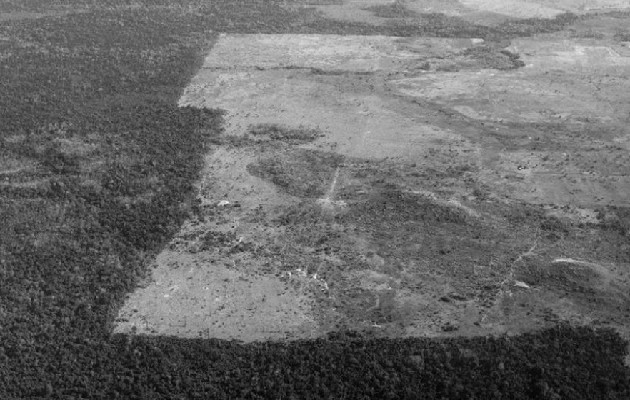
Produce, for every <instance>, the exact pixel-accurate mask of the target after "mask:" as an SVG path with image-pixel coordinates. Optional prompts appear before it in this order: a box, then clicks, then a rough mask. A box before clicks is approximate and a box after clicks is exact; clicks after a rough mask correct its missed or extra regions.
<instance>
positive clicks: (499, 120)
mask: <svg viewBox="0 0 630 400" xmlns="http://www.w3.org/2000/svg"><path fill="white" fill-rule="evenodd" d="M560 71H561V72H560ZM628 73H630V52H629V51H627V48H626V47H625V46H624V44H623V43H608V42H605V41H598V40H592V39H573V40H561V39H556V38H554V37H546V38H540V39H522V40H513V41H512V43H511V44H510V46H509V47H507V48H497V47H493V46H489V45H488V44H486V43H485V42H484V41H483V40H482V39H479V38H470V39H439V38H431V39H425V38H400V37H385V36H337V35H227V36H222V37H221V38H220V39H219V40H218V42H217V43H216V45H215V46H214V47H213V49H212V50H211V52H210V53H209V54H208V56H207V57H206V61H205V63H204V65H203V67H202V68H201V70H200V72H199V73H198V74H197V76H195V78H193V80H192V81H191V83H190V85H189V86H188V87H187V89H186V90H185V92H184V95H183V97H182V98H181V99H180V101H179V104H180V105H181V106H194V107H205V108H211V109H212V108H218V109H222V110H225V111H226V113H225V114H224V116H223V118H224V121H225V132H224V135H223V140H224V141H225V142H224V143H222V144H219V145H217V146H216V148H214V149H212V150H211V152H210V155H209V156H208V157H206V161H205V162H206V167H205V170H204V173H203V178H202V180H201V182H200V193H199V198H198V201H199V203H200V205H201V208H202V211H201V213H200V215H198V216H197V217H196V218H195V219H193V220H190V221H189V222H188V223H187V224H186V225H185V226H184V228H183V230H182V231H181V232H180V233H179V234H178V235H177V236H176V237H175V239H174V240H173V242H172V243H171V246H169V248H167V249H166V250H165V251H164V252H163V253H162V255H161V256H160V257H158V259H157V261H156V264H155V268H156V269H155V271H154V274H153V277H154V281H153V282H152V283H151V284H149V285H148V286H147V287H144V288H142V289H140V290H138V291H137V292H136V293H134V294H133V295H132V296H131V297H130V299H129V300H128V301H127V304H126V305H125V307H124V308H123V309H122V310H121V314H120V318H119V325H118V327H117V331H120V332H131V331H134V332H138V333H149V334H167V335H178V336H183V337H219V338H225V339H239V340H245V341H251V340H265V339H282V338H294V339H298V338H312V337H319V336H322V335H326V334H328V333H330V332H334V331H337V330H339V329H351V330H368V331H370V332H371V333H372V334H376V335H378V336H381V335H385V336H394V337H404V336H427V335H428V336H451V335H454V334H457V335H482V334H499V333H512V334H513V333H520V332H525V331H529V330H531V329H539V328H541V327H544V326H551V325H553V324H555V323H557V322H558V321H565V322H566V321H570V322H572V323H579V324H591V323H595V324H596V325H598V326H601V325H605V326H612V327H615V328H616V329H617V330H619V331H620V332H622V333H623V334H624V335H626V336H627V335H628V333H629V331H628V329H627V326H629V324H630V315H629V314H628V312H629V310H630V298H629V296H628V293H630V283H629V280H628V278H629V275H630V264H629V261H630V260H628V258H627V252H628V248H627V243H625V242H626V238H625V236H624V235H623V232H621V234H620V235H618V236H617V237H616V238H615V239H614V243H615V244H616V245H618V246H619V247H618V248H617V249H616V250H613V249H612V248H611V247H610V246H606V249H602V248H601V246H596V245H594V241H596V238H598V237H601V236H602V235H603V234H606V235H610V234H609V233H604V232H608V230H607V229H606V228H605V227H604V226H603V225H604V221H603V218H605V217H603V215H602V214H601V212H602V211H601V210H600V211H599V212H598V211H597V210H599V209H601V208H602V207H621V208H625V207H627V206H628V205H629V204H628V199H630V175H628V172H627V171H628V160H627V148H625V147H624V146H620V145H619V144H618V143H620V142H624V141H627V140H628V133H627V132H626V131H625V129H624V126H625V125H626V123H627V118H628V117H627V116H628V111H630V104H628V102H627V99H626V96H625V93H627V92H628V91H629V90H630V85H628V84H627V80H626V79H625V76H627V75H628ZM593 81H597V82H601V83H600V84H598V85H593V84H592V82H593ZM569 138H570V139H569ZM610 215H612V214H610ZM611 218H616V217H614V216H612V217H611ZM614 236H615V235H614V234H613V235H612V237H614ZM569 257H572V258H569ZM573 258H575V260H573ZM557 260H561V261H557ZM547 277H548V278H547Z"/></svg>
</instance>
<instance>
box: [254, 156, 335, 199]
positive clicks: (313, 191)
mask: <svg viewBox="0 0 630 400" xmlns="http://www.w3.org/2000/svg"><path fill="white" fill-rule="evenodd" d="M342 162H343V157H342V156H340V155H338V154H335V153H327V152H322V151H316V150H303V149H296V150H295V151H288V152H283V153H280V154H274V155H273V156H271V157H268V158H265V159H262V160H260V161H259V162H257V163H255V164H250V165H248V166H247V170H248V171H249V173H251V174H252V175H254V176H258V177H260V178H262V179H266V180H269V181H271V182H273V183H274V184H275V185H276V186H278V187H279V188H280V189H282V190H284V191H285V192H287V193H288V194H290V195H293V196H298V197H307V198H319V197H323V196H324V195H325V194H326V193H327V191H328V189H329V187H330V185H331V183H332V180H333V177H334V175H335V170H336V169H337V167H338V166H340V165H341V163H342Z"/></svg>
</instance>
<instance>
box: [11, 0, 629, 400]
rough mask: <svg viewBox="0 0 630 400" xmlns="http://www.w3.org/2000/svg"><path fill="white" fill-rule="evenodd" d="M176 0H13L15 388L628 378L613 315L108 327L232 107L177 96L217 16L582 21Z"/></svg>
mask: <svg viewBox="0 0 630 400" xmlns="http://www.w3.org/2000/svg"><path fill="white" fill-rule="evenodd" d="M170 3H174V2H169V1H159V0H155V1H148V0H143V1H131V0H129V1H125V0H120V1H112V0H110V1H99V2H96V1H89V0H83V1H81V0H72V1H50V2H42V1H41V0H33V1H19V2H18V1H3V2H2V3H0V11H1V12H2V18H0V71H1V73H0V93H2V96H0V109H2V119H1V121H2V122H1V124H0V215H1V218H2V221H3V224H2V225H1V226H0V398H3V399H27V398H33V399H35V398H56V399H79V398H103V399H114V398H124V399H158V398H171V399H184V398H199V399H202V398H216V399H235V398H251V399H262V398H283V399H291V398H295V399H298V398H331V399H332V398H345V399H351V398H413V399H418V398H478V399H482V398H483V399H485V398H537V399H541V398H548V399H557V398H572V399H578V398H584V399H595V398H619V399H623V398H628V397H630V381H629V375H628V370H627V369H626V368H624V365H623V353H624V346H625V344H624V342H623V341H622V340H621V339H620V338H619V337H618V336H617V335H616V334H614V333H613V332H611V331H606V330H602V331H593V330H590V329H586V328H572V327H568V326H559V327H558V328H555V329H551V330H548V331H543V332H540V333H536V334H529V335H523V336H518V337H513V338H507V337H504V338H496V339H487V338H478V339H453V340H447V341H432V340H429V339H405V340H385V339H378V340H377V339H373V338H368V337H361V336H357V335H353V334H352V333H347V334H346V333H340V334H339V335H337V336H334V337H331V338H329V339H328V340H316V341H298V342H292V343H273V344H272V343H255V344H249V345H241V344H238V343H234V342H226V341H219V340H184V339H174V338H148V337H142V336H138V337H128V336H124V335H111V334H110V330H111V323H112V320H113V318H114V316H115V313H116V312H117V310H118V308H119V307H120V305H121V304H122V301H123V300H124V296H125V295H126V294H127V293H128V292H130V291H131V290H133V288H134V287H135V286H136V285H138V284H139V282H141V280H142V279H143V278H144V277H146V275H147V269H148V266H149V263H150V260H151V257H152V256H154V255H155V254H156V253H157V252H158V251H159V250H160V249H161V248H162V247H163V246H164V245H165V244H166V243H167V241H168V240H169V238H170V237H171V235H172V234H173V233H174V232H175V231H176V230H177V228H178V227H179V225H180V224H181V222H182V221H183V220H184V218H185V217H186V216H187V215H189V214H190V213H191V212H194V211H195V207H196V205H195V204H194V202H193V199H194V195H195V193H194V186H193V184H194V182H195V180H196V179H198V176H199V172H200V169H201V167H202V157H203V155H204V153H205V149H204V143H209V142H210V141H212V140H214V139H213V138H216V136H217V135H219V134H220V132H221V129H222V128H221V121H222V119H221V113H220V112H219V111H208V110H198V109H189V108H178V107H177V100H178V98H179V96H180V94H181V91H182V89H183V88H184V86H185V85H186V84H187V82H188V80H189V79H190V77H191V76H192V75H193V74H194V72H195V71H196V69H197V68H198V67H199V66H200V64H201V61H202V57H203V55H204V54H205V53H206V51H207V50H208V49H209V48H210V46H211V45H212V43H213V40H214V38H215V37H216V35H217V34H218V33H219V32H244V33H249V32H262V33H272V32H334V33H366V34H374V33H382V34H400V35H432V36H464V37H469V36H474V37H484V38H488V39H498V38H500V37H509V36H514V35H528V34H531V33H534V32H539V31H546V30H554V29H559V28H561V27H562V26H564V25H565V24H566V23H568V22H570V21H571V20H573V17H571V16H566V17H562V18H560V19H557V20H553V21H551V22H541V21H535V20H527V21H522V22H519V23H510V24H506V25H504V26H500V27H499V28H487V27H481V26H474V25H471V24H464V23H462V22H461V21H458V20H457V19H455V18H446V17H437V16H425V17H424V18H425V20H426V21H427V23H426V24H423V25H421V26H418V25H415V26H395V25H391V26H385V27H381V28H378V29H379V30H377V29H376V28H373V27H370V26H367V25H361V24H347V23H336V22H330V21H327V20H323V19H320V18H319V17H318V16H317V15H316V14H314V13H313V12H311V11H308V10H302V11H288V10H287V9H285V8H282V7H280V5H279V3H274V2H272V1H266V2H262V1H254V0H247V1H227V0H225V1H219V2H204V1H193V0H184V1H178V2H176V3H177V5H172V4H170ZM624 229H625V228H624Z"/></svg>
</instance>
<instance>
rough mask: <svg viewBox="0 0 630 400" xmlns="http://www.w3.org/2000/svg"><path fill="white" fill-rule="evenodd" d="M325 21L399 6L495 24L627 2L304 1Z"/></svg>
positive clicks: (368, 19) (360, 18)
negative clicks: (507, 20) (318, 12)
mask: <svg viewBox="0 0 630 400" xmlns="http://www.w3.org/2000/svg"><path fill="white" fill-rule="evenodd" d="M301 3H303V4H306V5H309V6H312V7H315V8H316V9H318V10H319V11H321V12H322V13H323V14H324V15H326V16H327V17H328V18H332V19H339V20H344V21H352V22H364V23H370V24H374V25H380V24H385V23H387V21H388V19H390V18H382V17H378V16H377V15H374V13H373V12H372V11H370V9H369V8H370V7H374V6H392V5H396V6H401V7H404V8H405V9H407V10H409V11H412V12H417V13H419V14H431V13H441V14H445V15H448V16H453V17H460V18H463V19H464V20H467V21H470V22H475V23H480V24H486V25H495V24H498V23H501V22H504V21H505V20H506V19H509V18H554V17H556V16H557V15H559V14H563V13H567V12H570V13H574V14H578V15H579V14H586V13H593V12H602V11H611V10H625V9H628V8H630V2H629V1H628V0H339V1H331V2H322V1H309V0H304V1H302V2H301Z"/></svg>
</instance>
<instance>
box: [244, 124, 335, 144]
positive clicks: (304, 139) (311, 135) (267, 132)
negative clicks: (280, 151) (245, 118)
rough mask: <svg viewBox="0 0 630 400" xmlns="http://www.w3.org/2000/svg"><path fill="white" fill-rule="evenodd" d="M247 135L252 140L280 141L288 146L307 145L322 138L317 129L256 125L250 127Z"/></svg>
mask: <svg viewBox="0 0 630 400" xmlns="http://www.w3.org/2000/svg"><path fill="white" fill-rule="evenodd" d="M248 133H249V135H251V136H252V137H253V139H254V140H263V141H265V140H272V141H281V142H286V143H289V144H301V143H308V142H312V141H314V140H315V139H317V138H319V137H322V136H323V134H322V132H321V131H320V130H318V129H313V128H306V127H297V128H290V127H287V126H283V125H280V124H258V125H255V126H252V127H250V129H249V131H248Z"/></svg>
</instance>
